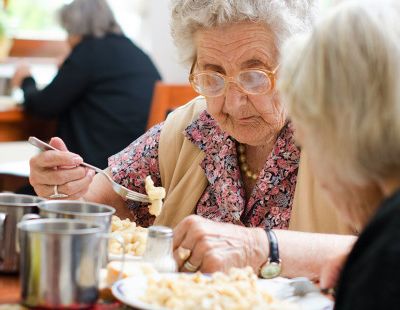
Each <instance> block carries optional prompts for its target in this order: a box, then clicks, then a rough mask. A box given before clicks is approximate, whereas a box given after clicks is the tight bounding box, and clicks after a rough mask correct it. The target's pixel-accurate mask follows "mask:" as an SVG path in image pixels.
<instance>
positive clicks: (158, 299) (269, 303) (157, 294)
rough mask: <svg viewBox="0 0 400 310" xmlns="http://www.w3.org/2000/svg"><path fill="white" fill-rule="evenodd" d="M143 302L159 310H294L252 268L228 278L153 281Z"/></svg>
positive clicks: (187, 276)
mask: <svg viewBox="0 0 400 310" xmlns="http://www.w3.org/2000/svg"><path fill="white" fill-rule="evenodd" d="M141 300H142V301H143V302H145V303H147V304H150V305H152V306H154V307H156V308H158V307H161V308H165V309H173V310H183V309H193V310H208V309H220V310H224V309H226V310H228V309H229V310H246V309H251V310H261V309H262V310H278V309H279V310H294V309H299V308H298V306H297V305H294V304H292V303H289V302H286V301H280V300H278V299H276V298H274V297H273V296H272V295H270V294H269V293H268V292H267V291H266V290H263V289H262V288H261V287H259V286H258V285H257V276H256V275H255V274H254V272H253V270H252V268H251V267H247V268H243V269H239V268H232V269H231V270H230V272H229V273H228V274H224V273H221V272H216V273H214V274H212V275H210V276H205V275H202V274H201V273H195V274H179V275H177V277H175V278H170V277H163V276H162V275H161V276H160V277H158V278H154V277H153V278H152V277H149V279H148V281H147V289H146V293H145V294H144V295H143V296H142V297H141Z"/></svg>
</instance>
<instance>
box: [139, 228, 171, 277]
mask: <svg viewBox="0 0 400 310" xmlns="http://www.w3.org/2000/svg"><path fill="white" fill-rule="evenodd" d="M172 237H173V232H172V229H171V228H169V227H165V226H151V227H149V228H148V236H147V244H146V251H145V252H144V254H143V260H144V261H146V262H149V263H151V264H152V265H153V266H154V268H155V269H156V270H157V271H158V272H176V271H177V265H176V261H175V259H174V256H173V248H172Z"/></svg>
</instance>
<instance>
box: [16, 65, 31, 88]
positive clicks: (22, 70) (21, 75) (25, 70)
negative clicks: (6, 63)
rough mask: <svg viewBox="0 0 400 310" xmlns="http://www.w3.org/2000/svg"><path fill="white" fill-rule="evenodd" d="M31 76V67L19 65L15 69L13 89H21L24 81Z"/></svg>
mask: <svg viewBox="0 0 400 310" xmlns="http://www.w3.org/2000/svg"><path fill="white" fill-rule="evenodd" d="M29 76H31V70H30V67H29V66H28V65H27V64H19V65H18V66H17V68H16V69H15V73H14V76H13V78H12V79H11V85H12V86H13V87H21V85H22V81H23V80H24V79H25V78H27V77H29Z"/></svg>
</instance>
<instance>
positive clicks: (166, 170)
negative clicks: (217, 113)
mask: <svg viewBox="0 0 400 310" xmlns="http://www.w3.org/2000/svg"><path fill="white" fill-rule="evenodd" d="M205 108H206V103H205V100H204V98H203V97H197V98H195V99H194V100H192V101H191V102H189V103H188V104H186V105H184V106H182V107H180V108H178V109H176V110H175V111H174V112H173V113H170V115H169V116H168V117H167V120H166V121H165V124H164V127H163V129H162V131H161V136H160V144H159V165H160V173H161V181H162V184H163V186H164V187H165V189H166V192H167V196H166V199H165V200H164V208H163V210H162V212H161V214H160V216H159V217H158V218H157V219H156V221H155V224H158V225H166V226H170V227H175V226H176V225H177V224H178V223H179V222H180V221H181V220H182V219H183V218H184V217H186V216H188V215H190V214H193V213H194V209H195V206H196V204H197V202H198V200H199V199H200V197H201V196H202V194H203V192H204V190H205V189H206V187H207V184H208V181H207V178H206V176H205V174H204V171H203V169H202V168H201V167H200V163H201V162H202V160H203V159H204V156H205V154H204V153H203V152H202V151H201V150H200V149H199V148H198V147H197V146H195V145H194V144H193V143H191V142H190V141H188V140H187V139H186V138H185V137H184V135H183V131H184V130H185V128H186V127H187V126H188V125H189V124H191V123H192V122H193V121H195V120H196V119H197V117H198V115H199V114H200V113H201V112H202V111H204V110H205ZM289 229H290V230H298V231H308V232H321V233H344V234H345V233H353V231H351V230H350V229H349V227H346V226H345V225H344V224H342V222H341V221H340V220H339V219H338V217H337V215H336V212H335V210H334V209H333V208H332V207H331V206H330V205H329V203H328V201H327V200H326V199H325V197H324V196H323V194H322V192H321V190H320V188H319V187H318V184H317V183H316V182H315V180H314V178H313V176H312V174H311V172H310V169H309V167H308V164H307V159H306V154H305V153H304V152H302V154H301V160H300V166H299V173H298V177H297V185H296V190H295V197H294V202H293V208H292V215H291V219H290V224H289Z"/></svg>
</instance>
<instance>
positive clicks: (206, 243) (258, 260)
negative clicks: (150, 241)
mask: <svg viewBox="0 0 400 310" xmlns="http://www.w3.org/2000/svg"><path fill="white" fill-rule="evenodd" d="M182 249H188V250H190V256H189V257H188V258H185V257H182V255H180V253H182ZM174 255H175V259H176V260H177V262H178V267H179V269H180V270H181V271H194V270H189V269H190V268H189V269H187V268H186V267H187V264H186V267H185V262H188V263H189V266H192V267H196V268H197V269H198V270H201V271H202V272H215V271H228V270H229V269H230V268H231V267H245V266H251V267H253V269H254V270H255V272H257V273H258V270H259V268H260V266H261V265H262V264H263V263H264V262H265V261H266V260H267V257H268V239H267V236H266V234H265V232H264V231H263V230H262V229H259V228H246V227H242V226H237V225H233V224H226V223H217V222H213V221H210V220H207V219H205V218H203V217H200V216H197V215H191V216H188V217H187V218H185V219H184V220H182V222H180V223H179V224H178V225H177V226H176V228H175V229H174ZM179 256H181V257H179ZM192 269H194V268H192Z"/></svg>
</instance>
